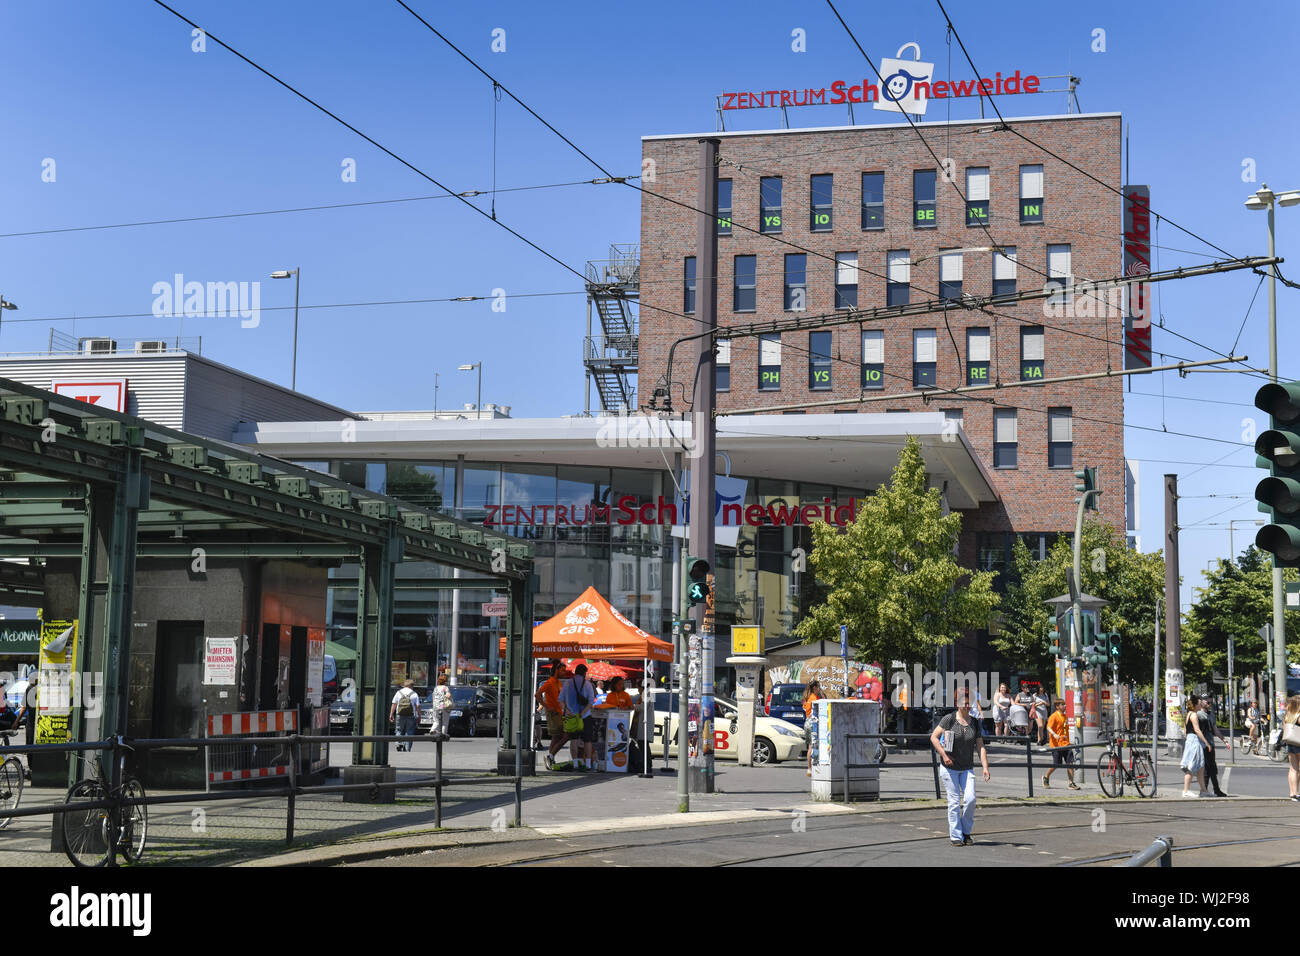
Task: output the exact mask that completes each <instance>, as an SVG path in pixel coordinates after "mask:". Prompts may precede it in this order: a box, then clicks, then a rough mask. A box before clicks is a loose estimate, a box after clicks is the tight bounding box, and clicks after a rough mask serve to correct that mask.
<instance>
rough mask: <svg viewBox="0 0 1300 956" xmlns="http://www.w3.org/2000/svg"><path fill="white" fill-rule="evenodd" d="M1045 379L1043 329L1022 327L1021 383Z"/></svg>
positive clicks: (1036, 326)
mask: <svg viewBox="0 0 1300 956" xmlns="http://www.w3.org/2000/svg"><path fill="white" fill-rule="evenodd" d="M1042 377H1043V327H1042V326H1041V325H1025V326H1021V327H1020V381H1022V382H1027V381H1029V380H1030V379H1035V378H1042Z"/></svg>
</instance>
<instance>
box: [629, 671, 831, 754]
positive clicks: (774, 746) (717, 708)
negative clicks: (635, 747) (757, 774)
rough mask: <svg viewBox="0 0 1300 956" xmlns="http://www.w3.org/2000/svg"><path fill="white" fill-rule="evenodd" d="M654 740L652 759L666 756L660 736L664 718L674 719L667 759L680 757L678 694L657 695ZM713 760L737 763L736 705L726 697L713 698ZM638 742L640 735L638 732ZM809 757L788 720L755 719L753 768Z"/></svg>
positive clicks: (760, 716)
mask: <svg viewBox="0 0 1300 956" xmlns="http://www.w3.org/2000/svg"><path fill="white" fill-rule="evenodd" d="M653 699H654V711H655V714H654V719H655V729H654V739H653V740H651V742H650V755H651V756H663V752H664V747H663V740H662V739H661V735H662V733H663V723H664V718H665V717H669V718H670V719H671V722H670V726H669V731H668V733H669V736H670V737H671V738H672V741H671V743H670V744H669V747H668V755H669V756H670V757H675V756H676V755H677V693H676V692H675V691H674V692H671V693H670V692H668V691H666V690H662V689H660V690H656V691H655V692H654V698H653ZM713 707H714V714H713V756H714V757H715V758H718V759H722V760H734V759H735V758H736V748H735V747H734V746H733V745H732V743H731V738H732V736H733V735H734V734H735V733H736V721H737V719H738V716H739V715H738V712H737V710H736V704H735V702H734V701H731V700H728V699H726V698H725V697H714V698H713ZM637 736H638V738H639V737H640V732H639V731H638V732H637ZM807 753H808V748H807V745H806V744H805V743H804V737H803V730H802V729H801V728H799V727H796V726H795V725H794V724H792V723H790V722H789V721H786V720H778V719H776V718H773V717H768V716H766V715H764V714H760V713H756V714H755V715H754V754H753V758H754V765H755V766H764V765H766V764H774V763H779V762H780V761H782V760H803V759H804V757H805V756H806V755H807Z"/></svg>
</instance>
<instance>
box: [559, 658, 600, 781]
mask: <svg viewBox="0 0 1300 956" xmlns="http://www.w3.org/2000/svg"><path fill="white" fill-rule="evenodd" d="M595 700H596V688H595V686H594V685H593V684H592V683H591V681H589V680H587V665H586V664H579V665H578V666H577V667H576V668H574V671H573V677H572V678H570V679H569V680H566V681H565V682H564V686H563V687H562V688H561V689H560V704H561V706H563V707H564V732H565V733H566V734H568V736H569V754H570V756H572V758H573V768H574V769H575V770H577V771H578V772H579V773H586V772H587V771H589V770H594V769H596V768H595V763H596V724H595V721H593V720H592V719H591V707H592V704H593V703H594V702H595ZM555 769H556V770H562V769H563V770H567V769H568V767H565V766H563V765H557V766H556V767H555Z"/></svg>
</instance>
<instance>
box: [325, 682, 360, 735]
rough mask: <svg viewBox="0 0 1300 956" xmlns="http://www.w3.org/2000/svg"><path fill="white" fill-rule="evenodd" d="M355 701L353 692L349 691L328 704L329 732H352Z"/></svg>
mask: <svg viewBox="0 0 1300 956" xmlns="http://www.w3.org/2000/svg"><path fill="white" fill-rule="evenodd" d="M355 702H356V697H355V694H354V693H351V692H349V693H345V694H344V695H343V696H342V697H340V698H339V699H338V700H336V701H334V703H332V704H330V733H331V734H351V733H352V713H353V706H354V704H355Z"/></svg>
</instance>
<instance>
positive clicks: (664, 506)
mask: <svg viewBox="0 0 1300 956" xmlns="http://www.w3.org/2000/svg"><path fill="white" fill-rule="evenodd" d="M679 510H680V511H683V512H684V514H682V515H681V518H682V521H681V522H679V521H678V520H677V519H678V512H679ZM857 513H858V499H857V498H852V499H850V500H849V502H848V503H847V504H839V505H837V504H836V503H835V502H834V501H833V500H832V499H830V498H824V499H822V501H821V503H820V504H811V503H809V504H793V505H792V504H790V503H789V502H786V501H784V500H782V499H773V500H772V501H770V502H769V503H768V504H765V505H762V504H751V505H745V504H743V503H742V502H740V501H737V500H734V499H725V498H723V497H722V496H720V495H719V496H718V500H717V504H716V507H715V508H714V523H715V524H716V525H718V526H719V527H735V526H738V525H742V524H744V525H748V526H750V527H760V526H764V525H786V526H787V527H793V526H795V525H810V524H815V523H816V522H818V521H825V522H826V523H827V524H833V525H841V526H842V525H846V524H849V523H851V522H852V521H854V520H855V519H856V518H857ZM689 520H690V509H689V507H688V508H685V509H679V508H678V506H677V504H676V503H674V502H672V501H669V500H668V499H667V498H665V497H664V496H663V495H659V496H658V499H657V500H655V501H646V502H642V501H640V500H639V499H638V498H637V496H636V495H623V496H622V497H621V498H619V499H618V500H617V501H615V503H614V504H612V505H609V504H602V503H592V504H569V505H559V504H556V505H488V506H487V507H486V516H485V518H484V520H483V526H484V527H485V528H502V527H516V526H519V525H551V526H558V527H566V526H579V525H633V524H640V525H676V524H680V523H682V522H685V521H689Z"/></svg>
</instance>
